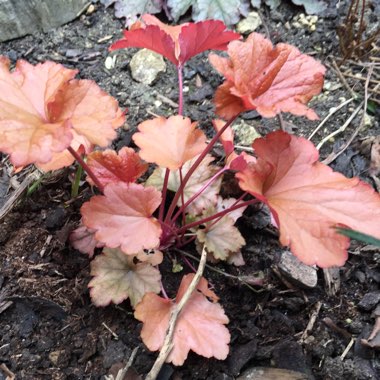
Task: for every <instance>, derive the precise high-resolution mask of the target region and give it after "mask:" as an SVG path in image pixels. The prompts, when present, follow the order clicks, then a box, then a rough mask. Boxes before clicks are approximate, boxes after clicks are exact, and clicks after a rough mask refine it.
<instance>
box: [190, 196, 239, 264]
mask: <svg viewBox="0 0 380 380" xmlns="http://www.w3.org/2000/svg"><path fill="white" fill-rule="evenodd" d="M235 202H236V199H234V198H229V199H222V198H221V197H218V201H217V206H216V208H214V207H213V208H211V209H209V210H207V211H206V212H205V213H204V214H203V215H202V217H207V216H210V215H213V214H216V213H218V212H220V211H224V210H226V209H227V208H229V207H231V206H232V205H233V204H235ZM245 209H246V207H242V208H240V209H237V210H234V211H232V212H231V213H229V214H227V215H226V216H224V217H223V218H221V219H220V220H219V221H218V222H216V223H215V221H214V220H212V221H210V222H207V223H205V225H204V227H205V228H199V229H198V230H197V232H196V234H197V241H198V242H199V243H201V244H199V243H198V244H197V248H198V251H200V252H201V251H202V249H203V245H204V246H205V247H206V249H207V252H208V253H211V254H212V255H213V256H214V258H215V259H217V260H227V259H229V258H230V257H231V256H233V255H234V254H236V253H238V252H240V249H241V248H242V247H243V246H244V245H245V240H244V238H243V236H241V234H240V232H239V230H238V229H237V228H236V227H235V226H234V224H235V222H236V220H237V219H239V218H240V217H241V216H242V214H243V212H244V210H245ZM201 246H202V249H200V247H201Z"/></svg>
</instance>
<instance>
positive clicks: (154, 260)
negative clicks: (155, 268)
mask: <svg viewBox="0 0 380 380" xmlns="http://www.w3.org/2000/svg"><path fill="white" fill-rule="evenodd" d="M136 257H137V258H138V259H139V260H140V261H141V262H142V263H149V264H151V265H159V264H161V263H162V260H163V259H164V255H163V253H162V252H161V251H159V250H158V249H145V250H144V251H141V252H139V253H138V254H137V255H136Z"/></svg>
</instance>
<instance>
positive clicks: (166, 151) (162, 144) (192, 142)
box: [133, 115, 206, 170]
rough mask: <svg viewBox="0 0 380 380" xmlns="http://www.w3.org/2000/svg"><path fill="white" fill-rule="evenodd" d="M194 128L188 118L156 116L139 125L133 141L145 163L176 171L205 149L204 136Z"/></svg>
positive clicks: (195, 124) (193, 124) (194, 124)
mask: <svg viewBox="0 0 380 380" xmlns="http://www.w3.org/2000/svg"><path fill="white" fill-rule="evenodd" d="M196 126H197V123H195V122H194V123H192V122H191V120H190V119H189V118H188V117H182V116H179V115H178V116H171V117H169V118H168V119H166V118H164V117H158V118H155V119H152V120H147V121H144V122H142V123H141V124H139V126H138V130H139V132H137V133H135V134H134V135H133V141H134V142H135V144H136V145H137V146H138V147H139V148H140V149H141V151H140V156H141V157H142V158H143V159H144V160H146V161H148V162H154V163H156V164H157V165H159V166H163V167H165V168H168V169H170V170H177V169H179V168H180V167H181V166H182V165H183V164H184V163H185V162H186V161H189V160H191V159H192V158H194V157H195V156H197V155H198V154H200V153H201V152H202V151H203V150H204V149H205V147H206V136H205V134H204V133H203V132H202V131H201V130H200V129H195V128H196Z"/></svg>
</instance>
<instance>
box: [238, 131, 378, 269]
mask: <svg viewBox="0 0 380 380" xmlns="http://www.w3.org/2000/svg"><path fill="white" fill-rule="evenodd" d="M253 148H254V149H255V152H256V154H257V156H258V160H257V163H253V164H250V165H249V167H248V168H247V169H246V170H244V171H243V172H241V173H237V175H236V176H237V178H238V180H239V185H240V187H241V188H242V189H243V190H244V191H248V192H249V193H251V194H252V195H253V196H255V197H257V198H258V199H260V200H262V201H263V202H265V203H267V204H268V206H269V207H270V209H271V211H272V213H273V216H274V218H275V221H276V224H277V225H278V226H279V230H280V242H281V243H282V244H283V245H286V246H290V248H291V250H292V252H293V253H294V254H295V255H296V256H297V257H298V258H299V259H300V260H302V261H303V262H304V263H306V264H309V265H312V264H317V265H318V266H320V267H329V266H334V265H343V264H344V262H345V261H346V259H347V247H348V242H349V239H348V238H347V237H345V236H342V235H340V234H338V233H337V231H336V230H335V228H334V227H340V226H345V227H349V228H352V229H355V230H358V231H360V232H362V233H365V234H368V235H372V236H374V237H375V238H379V237H380V230H379V221H380V195H379V194H377V193H375V191H374V190H373V189H372V188H371V187H370V186H369V185H368V184H365V183H363V182H361V181H360V180H359V179H358V178H351V179H348V178H346V177H344V176H343V175H342V174H340V173H336V172H333V171H332V169H331V168H329V167H328V166H326V165H324V164H322V163H320V162H318V161H317V160H318V151H317V150H316V149H315V147H314V146H313V144H312V143H311V142H309V141H307V140H305V139H304V138H297V137H294V136H291V135H289V134H287V133H285V132H282V131H277V132H274V133H270V134H269V135H268V136H267V137H266V138H265V139H263V138H260V139H257V140H255V142H254V143H253Z"/></svg>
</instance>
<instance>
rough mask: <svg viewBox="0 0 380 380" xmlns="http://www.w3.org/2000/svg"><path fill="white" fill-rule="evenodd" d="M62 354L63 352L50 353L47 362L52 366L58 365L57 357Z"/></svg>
mask: <svg viewBox="0 0 380 380" xmlns="http://www.w3.org/2000/svg"><path fill="white" fill-rule="evenodd" d="M63 352H64V350H58V351H52V352H50V354H49V360H50V361H51V362H52V363H53V365H55V366H56V365H57V364H58V360H59V357H60V356H61V354H62V353H63Z"/></svg>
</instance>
